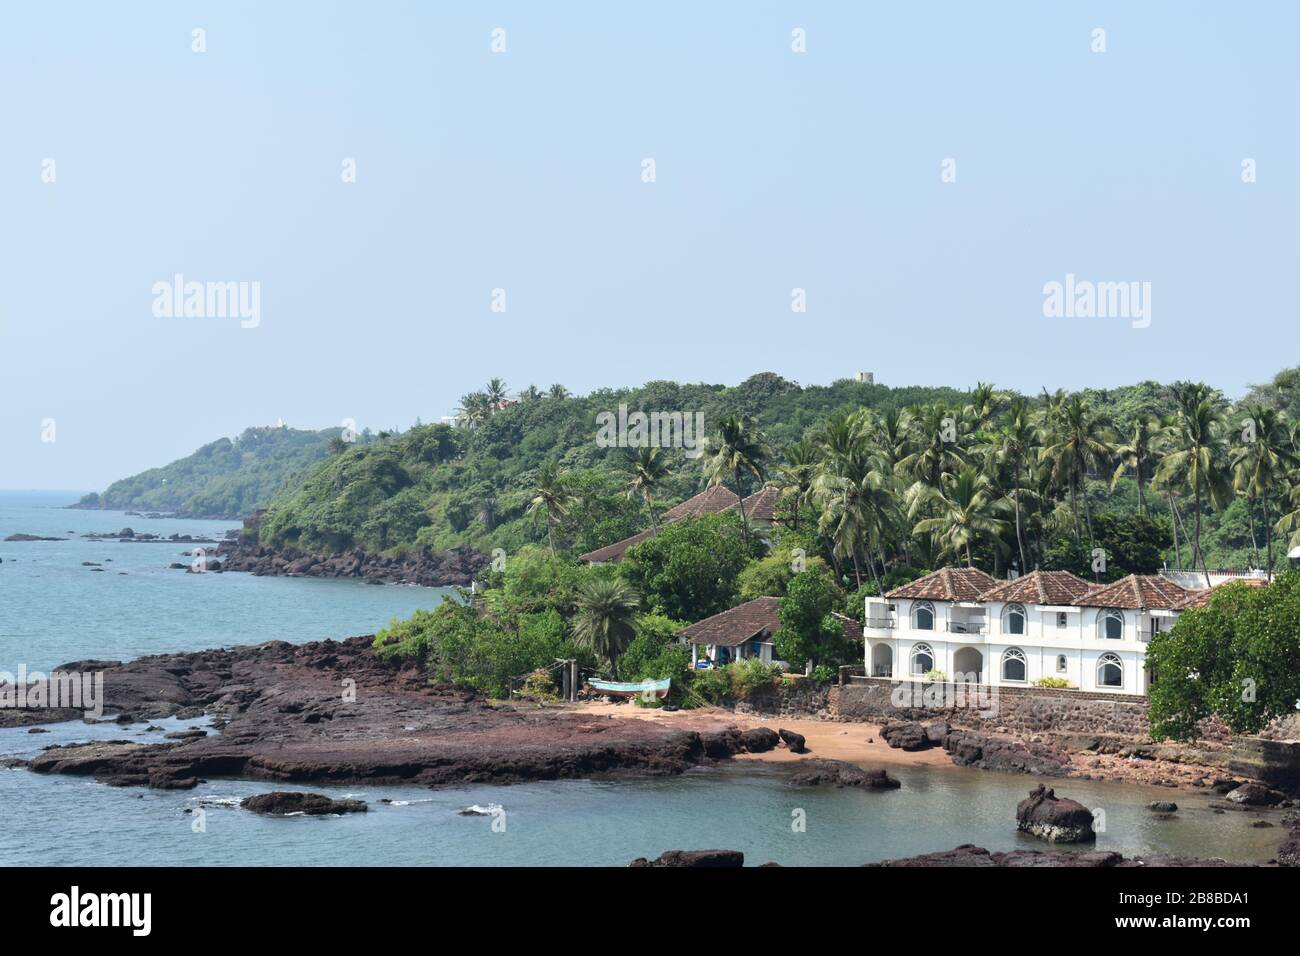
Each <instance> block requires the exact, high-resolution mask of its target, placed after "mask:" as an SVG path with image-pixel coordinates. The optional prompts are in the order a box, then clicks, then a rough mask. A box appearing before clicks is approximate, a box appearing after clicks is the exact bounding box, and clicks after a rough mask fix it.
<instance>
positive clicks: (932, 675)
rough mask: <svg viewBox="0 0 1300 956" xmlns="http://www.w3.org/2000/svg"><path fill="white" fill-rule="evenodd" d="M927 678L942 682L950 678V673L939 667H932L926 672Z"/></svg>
mask: <svg viewBox="0 0 1300 956" xmlns="http://www.w3.org/2000/svg"><path fill="white" fill-rule="evenodd" d="M925 679H926V680H928V681H939V682H941V683H943V682H946V681H947V680H948V675H947V674H945V673H944V672H943V671H941V670H939V668H937V667H932V668H930V669H929V670H928V671H926V672H925Z"/></svg>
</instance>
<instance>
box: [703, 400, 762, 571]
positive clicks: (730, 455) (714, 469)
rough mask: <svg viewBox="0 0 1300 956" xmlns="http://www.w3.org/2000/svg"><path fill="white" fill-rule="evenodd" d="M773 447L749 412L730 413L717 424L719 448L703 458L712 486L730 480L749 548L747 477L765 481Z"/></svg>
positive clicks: (705, 472) (705, 470) (723, 483)
mask: <svg viewBox="0 0 1300 956" xmlns="http://www.w3.org/2000/svg"><path fill="white" fill-rule="evenodd" d="M770 457H771V449H770V448H768V445H767V442H766V440H765V439H764V438H763V436H762V434H761V433H760V432H759V431H758V427H757V425H755V423H754V420H753V419H752V418H750V417H749V416H747V415H728V416H727V417H726V418H724V419H722V421H720V422H719V423H718V438H717V447H716V448H715V449H714V450H713V451H712V452H710V453H709V455H708V456H707V457H706V458H705V459H704V474H705V477H706V478H707V479H708V482H709V484H710V485H723V486H724V487H725V485H726V482H727V480H728V479H730V480H731V481H732V482H733V484H734V485H735V488H734V489H733V490H734V491H735V492H736V496H737V497H738V498H739V499H740V523H741V531H742V533H743V534H744V538H745V546H746V547H749V525H748V519H747V518H746V516H745V476H746V475H750V476H752V477H753V478H754V479H755V480H756V481H760V482H761V481H762V480H763V475H764V471H765V467H766V463H767V460H768V458H770Z"/></svg>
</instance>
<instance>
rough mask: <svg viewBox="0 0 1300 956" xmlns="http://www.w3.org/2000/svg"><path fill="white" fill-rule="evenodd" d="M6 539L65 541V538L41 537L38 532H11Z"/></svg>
mask: <svg viewBox="0 0 1300 956" xmlns="http://www.w3.org/2000/svg"><path fill="white" fill-rule="evenodd" d="M5 540H6V541H65V540H67V539H66V538H43V537H41V536H40V535H39V534H11V535H9V537H7V538H5Z"/></svg>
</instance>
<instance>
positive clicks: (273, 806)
mask: <svg viewBox="0 0 1300 956" xmlns="http://www.w3.org/2000/svg"><path fill="white" fill-rule="evenodd" d="M239 805H240V806H241V807H243V808H244V809H245V810H252V811H253V812H254V813H266V814H270V815H272V816H277V817H282V816H287V815H289V814H291V813H302V814H305V815H307V816H309V817H316V816H323V815H325V814H331V813H332V814H342V813H365V812H366V802H365V801H364V800H335V799H333V798H331V797H327V796H325V794H323V793H302V792H300V791H296V790H272V791H271V792H270V793H259V794H257V795H255V796H252V797H245V798H244V799H243V800H240V801H239Z"/></svg>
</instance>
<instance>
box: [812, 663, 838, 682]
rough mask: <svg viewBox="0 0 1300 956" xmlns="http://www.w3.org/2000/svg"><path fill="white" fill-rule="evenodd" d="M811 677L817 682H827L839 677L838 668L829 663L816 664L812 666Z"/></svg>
mask: <svg viewBox="0 0 1300 956" xmlns="http://www.w3.org/2000/svg"><path fill="white" fill-rule="evenodd" d="M811 677H812V679H813V681H814V682H816V683H818V684H829V683H831V682H833V681H834V680H836V679H837V678H838V677H839V670H838V668H835V667H831V666H830V665H829V664H818V665H817V666H816V667H814V668H813V672H812V675H811Z"/></svg>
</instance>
